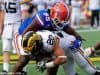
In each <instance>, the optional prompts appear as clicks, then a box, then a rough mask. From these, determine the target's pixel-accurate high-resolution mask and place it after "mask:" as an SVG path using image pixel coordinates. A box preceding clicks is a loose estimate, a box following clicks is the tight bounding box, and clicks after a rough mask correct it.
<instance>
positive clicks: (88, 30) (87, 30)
mask: <svg viewBox="0 0 100 75" xmlns="http://www.w3.org/2000/svg"><path fill="white" fill-rule="evenodd" d="M77 31H78V32H95V31H100V29H86V30H77Z"/></svg>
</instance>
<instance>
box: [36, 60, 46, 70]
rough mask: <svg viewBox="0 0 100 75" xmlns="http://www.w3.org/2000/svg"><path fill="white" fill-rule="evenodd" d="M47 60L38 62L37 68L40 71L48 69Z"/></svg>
mask: <svg viewBox="0 0 100 75" xmlns="http://www.w3.org/2000/svg"><path fill="white" fill-rule="evenodd" d="M46 63H47V62H46V61H43V60H42V61H40V62H38V63H37V64H36V68H37V69H38V70H39V71H40V72H44V71H45V70H46V65H45V64H46Z"/></svg>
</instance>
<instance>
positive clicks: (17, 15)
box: [2, 0, 21, 72]
mask: <svg viewBox="0 0 100 75" xmlns="http://www.w3.org/2000/svg"><path fill="white" fill-rule="evenodd" d="M2 25H4V26H3V27H4V28H3V29H2V30H3V33H2V42H3V72H8V71H9V61H10V57H9V51H10V50H11V49H12V47H13V45H12V42H13V40H14V39H13V36H14V33H15V32H16V31H17V30H18V28H19V26H20V25H21V12H20V4H19V0H4V24H2Z"/></svg>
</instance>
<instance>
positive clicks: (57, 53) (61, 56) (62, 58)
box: [46, 38, 67, 67]
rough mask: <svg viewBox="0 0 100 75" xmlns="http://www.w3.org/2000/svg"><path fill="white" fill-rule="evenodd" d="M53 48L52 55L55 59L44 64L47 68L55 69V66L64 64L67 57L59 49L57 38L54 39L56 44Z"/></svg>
mask: <svg viewBox="0 0 100 75" xmlns="http://www.w3.org/2000/svg"><path fill="white" fill-rule="evenodd" d="M53 48H54V49H53V50H54V51H53V54H54V56H56V58H55V59H54V60H52V61H50V62H48V63H46V66H49V67H55V66H58V65H61V64H63V63H65V62H66V59H67V56H66V55H65V53H64V50H63V49H62V48H60V47H59V41H58V39H57V38H56V42H55V45H54V47H53Z"/></svg>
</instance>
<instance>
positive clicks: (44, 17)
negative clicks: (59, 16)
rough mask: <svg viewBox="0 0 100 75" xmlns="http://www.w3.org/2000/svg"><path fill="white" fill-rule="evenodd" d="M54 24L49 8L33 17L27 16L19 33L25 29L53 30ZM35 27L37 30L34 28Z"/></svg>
mask: <svg viewBox="0 0 100 75" xmlns="http://www.w3.org/2000/svg"><path fill="white" fill-rule="evenodd" d="M53 28H54V27H53V24H52V21H51V18H50V15H49V13H48V11H47V10H40V11H39V12H37V13H36V14H35V15H34V16H33V17H32V18H27V19H26V20H25V21H24V22H23V23H22V25H21V26H20V28H19V34H20V35H22V34H23V32H24V31H26V32H27V30H30V31H32V30H33V31H37V30H43V29H46V30H53ZM34 29H35V30H34Z"/></svg>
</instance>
